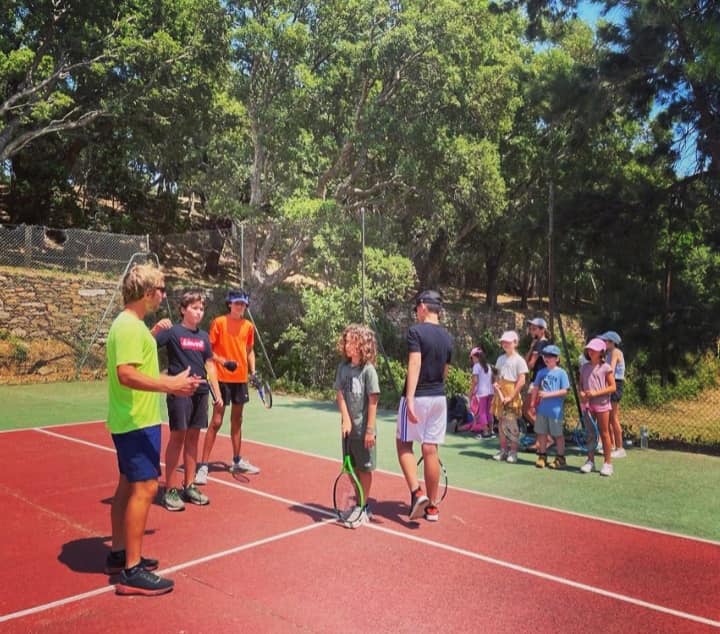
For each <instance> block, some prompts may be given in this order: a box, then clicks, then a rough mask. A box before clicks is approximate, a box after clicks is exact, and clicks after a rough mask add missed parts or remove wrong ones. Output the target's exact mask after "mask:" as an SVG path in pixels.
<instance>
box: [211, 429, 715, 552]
mask: <svg viewBox="0 0 720 634" xmlns="http://www.w3.org/2000/svg"><path fill="white" fill-rule="evenodd" d="M218 436H225V437H227V438H229V437H230V436H229V435H228V434H218ZM243 442H248V443H251V444H255V445H260V446H261V447H269V448H271V449H279V450H283V451H289V452H290V453H296V454H299V455H301V456H308V457H310V458H319V459H321V460H328V461H330V462H342V461H341V460H340V459H336V458H328V457H327V456H321V455H319V454H315V453H311V452H309V451H303V450H301V449H289V448H287V447H280V446H279V445H272V444H270V443H266V442H259V441H257V440H246V439H245V438H243ZM375 473H384V474H386V475H391V476H395V477H396V478H403V477H404V476H403V474H402V473H396V472H395V471H387V470H386V469H376V470H375ZM451 475H452V474H451ZM448 489H451V490H453V491H462V492H463V493H469V494H471V495H475V496H479V497H484V498H490V499H493V500H500V501H501V502H509V503H511V504H519V505H520V506H528V507H530V508H534V509H540V510H542V511H552V512H553V513H562V514H563V515H571V516H572V517H581V518H583V519H587V520H593V521H596V522H604V523H606V524H612V525H614V526H623V527H625V528H633V529H635V530H639V531H647V532H649V533H656V534H658V535H666V536H668V537H677V538H678V539H687V540H690V541H693V542H700V543H704V544H710V545H712V546H720V541H718V540H714V539H709V538H705V537H695V536H693V535H684V534H683V533H673V532H672V531H666V530H663V529H661V528H652V527H651V526H641V525H640V524H631V523H629V522H623V521H621V520H613V519H609V518H607V517H600V516H598V515H589V514H587V513H578V512H577V511H568V510H567V509H559V508H556V507H554V506H545V505H543V504H537V503H535V502H525V501H524V500H516V499H514V498H508V497H504V496H502V495H495V494H493V493H483V492H482V491H475V490H473V489H465V488H463V487H459V486H455V485H452V484H450V485H448Z"/></svg>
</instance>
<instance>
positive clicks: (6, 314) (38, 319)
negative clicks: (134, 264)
mask: <svg viewBox="0 0 720 634" xmlns="http://www.w3.org/2000/svg"><path fill="white" fill-rule="evenodd" d="M116 288H117V280H114V281H113V280H107V281H105V280H102V279H98V278H97V277H89V276H83V275H74V274H71V273H59V272H53V273H41V272H36V271H26V270H22V269H18V270H13V271H10V270H8V269H0V329H2V330H4V331H6V332H7V333H9V334H10V335H12V336H14V337H17V338H18V339H21V340H32V339H44V338H47V337H48V336H50V337H57V336H60V337H62V338H69V339H73V340H75V339H76V338H77V337H78V336H81V335H83V334H84V333H85V332H86V331H87V329H88V328H89V327H92V328H93V329H94V327H95V326H96V325H97V324H98V323H99V322H100V318H101V317H102V314H103V312H104V311H105V309H106V308H107V306H108V302H109V301H110V298H111V297H112V296H113V292H114V290H115V289H116ZM107 327H109V324H108V326H107Z"/></svg>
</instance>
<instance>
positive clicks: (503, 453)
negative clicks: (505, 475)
mask: <svg viewBox="0 0 720 634" xmlns="http://www.w3.org/2000/svg"><path fill="white" fill-rule="evenodd" d="M507 459H508V452H507V451H505V450H504V449H501V450H500V451H498V452H497V453H496V454H495V455H494V456H493V460H497V461H498V462H501V461H503V460H507Z"/></svg>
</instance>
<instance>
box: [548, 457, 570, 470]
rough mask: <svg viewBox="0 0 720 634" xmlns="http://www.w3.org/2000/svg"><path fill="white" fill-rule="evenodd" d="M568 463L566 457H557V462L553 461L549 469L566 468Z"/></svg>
mask: <svg viewBox="0 0 720 634" xmlns="http://www.w3.org/2000/svg"><path fill="white" fill-rule="evenodd" d="M566 465H567V463H566V462H565V456H555V460H553V461H552V462H551V463H550V464H549V465H548V468H549V469H562V468H563V467H564V466H566Z"/></svg>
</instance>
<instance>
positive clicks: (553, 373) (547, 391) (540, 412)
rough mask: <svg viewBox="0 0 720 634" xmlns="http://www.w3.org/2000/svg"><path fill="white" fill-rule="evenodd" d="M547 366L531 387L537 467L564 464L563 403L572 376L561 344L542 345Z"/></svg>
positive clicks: (561, 465)
mask: <svg viewBox="0 0 720 634" xmlns="http://www.w3.org/2000/svg"><path fill="white" fill-rule="evenodd" d="M540 354H542V358H543V361H544V362H545V367H544V368H543V369H542V370H540V371H539V372H538V374H537V376H536V377H535V380H534V381H533V384H532V387H531V389H530V403H531V405H530V407H531V410H532V413H533V414H535V415H536V417H537V418H536V420H535V433H536V434H537V460H536V461H535V466H536V467H537V468H538V469H544V468H545V467H549V468H550V469H561V468H562V467H564V466H565V436H564V434H563V418H564V417H563V406H564V403H565V397H566V396H567V392H568V388H569V387H570V380H569V379H568V375H567V372H565V370H563V369H562V368H561V367H560V366H559V365H558V363H559V362H560V348H558V347H557V346H553V345H547V346H545V347H544V348H543V349H542V352H541V353H540ZM548 434H550V436H552V437H553V438H554V439H555V446H556V447H557V456H556V457H555V460H553V462H551V463H548V461H547V438H548Z"/></svg>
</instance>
